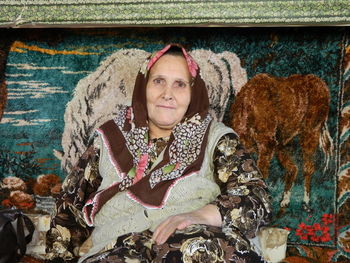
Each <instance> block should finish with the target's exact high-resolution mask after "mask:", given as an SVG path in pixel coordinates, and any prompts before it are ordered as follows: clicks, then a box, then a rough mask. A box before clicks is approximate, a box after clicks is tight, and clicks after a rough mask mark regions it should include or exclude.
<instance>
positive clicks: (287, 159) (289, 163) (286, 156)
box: [277, 146, 298, 208]
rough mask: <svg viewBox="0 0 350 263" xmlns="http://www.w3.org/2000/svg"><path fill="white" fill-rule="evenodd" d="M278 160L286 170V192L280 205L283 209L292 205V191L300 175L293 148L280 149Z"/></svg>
mask: <svg viewBox="0 0 350 263" xmlns="http://www.w3.org/2000/svg"><path fill="white" fill-rule="evenodd" d="M277 158H278V160H279V161H280V163H281V165H282V166H283V167H284V169H285V170H286V173H285V175H284V182H285V185H284V192H283V197H282V200H281V203H280V207H281V208H286V207H288V205H289V203H290V196H291V189H292V187H293V185H294V182H295V179H296V178H297V175H298V167H297V165H296V164H295V162H294V160H293V157H292V151H291V147H287V146H285V147H281V148H280V149H278V152H277Z"/></svg>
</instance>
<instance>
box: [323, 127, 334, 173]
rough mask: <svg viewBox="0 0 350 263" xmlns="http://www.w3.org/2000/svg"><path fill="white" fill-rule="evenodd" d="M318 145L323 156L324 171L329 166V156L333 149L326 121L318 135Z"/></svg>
mask: <svg viewBox="0 0 350 263" xmlns="http://www.w3.org/2000/svg"><path fill="white" fill-rule="evenodd" d="M320 147H321V149H322V151H323V153H324V156H325V163H326V165H325V167H324V170H323V171H324V172H325V171H326V170H327V169H328V168H329V164H330V161H331V157H332V155H333V151H334V145H333V140H332V137H331V135H330V133H329V130H328V126H327V121H325V122H324V123H323V126H322V131H321V136H320Z"/></svg>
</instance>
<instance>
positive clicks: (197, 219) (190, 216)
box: [152, 204, 222, 245]
mask: <svg viewBox="0 0 350 263" xmlns="http://www.w3.org/2000/svg"><path fill="white" fill-rule="evenodd" d="M221 223H222V220H221V215H220V212H219V209H218V208H217V207H216V206H215V205H211V204H209V205H206V206H204V207H202V208H200V209H198V210H195V211H192V212H189V213H183V214H178V215H174V216H170V217H168V218H167V219H166V220H164V221H163V222H162V223H160V224H159V226H158V227H157V228H156V230H155V231H154V233H153V236H152V239H153V240H154V241H155V242H156V243H157V244H158V245H161V244H163V243H164V242H166V241H167V240H168V238H169V237H170V235H171V234H172V233H174V232H175V230H177V229H179V230H181V229H184V228H186V227H188V226H189V225H195V224H204V225H212V226H221Z"/></svg>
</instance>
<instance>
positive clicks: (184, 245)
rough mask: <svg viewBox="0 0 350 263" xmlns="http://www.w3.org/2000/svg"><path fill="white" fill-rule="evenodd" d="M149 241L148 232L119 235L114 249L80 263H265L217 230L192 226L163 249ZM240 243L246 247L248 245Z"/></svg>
mask: <svg viewBox="0 0 350 263" xmlns="http://www.w3.org/2000/svg"><path fill="white" fill-rule="evenodd" d="M151 237H152V232H151V231H148V230H146V231H143V232H141V233H130V234H127V235H123V236H121V237H119V238H118V240H117V243H116V245H115V247H114V248H112V249H110V250H107V251H105V252H103V253H100V254H98V255H95V256H92V257H90V258H87V259H86V260H84V261H83V263H108V262H128V260H130V261H129V262H131V260H132V259H134V260H138V261H136V262H140V263H151V262H152V263H181V262H188V263H189V262H191V263H215V262H218V263H219V262H227V263H229V262H242V263H243V262H244V263H263V262H265V261H264V260H263V259H262V258H261V257H260V256H259V255H257V254H256V253H255V252H254V251H252V250H249V251H246V249H247V248H244V247H240V246H239V245H238V242H237V240H235V239H230V238H227V236H226V235H225V234H224V233H223V232H222V230H221V228H219V227H213V226H206V225H193V226H190V227H187V228H186V229H184V230H181V231H177V233H175V234H173V235H171V236H170V237H169V239H168V241H167V242H166V243H165V244H163V245H156V244H154V243H152V240H151ZM244 242H245V245H246V246H247V247H249V242H248V241H247V240H245V241H244ZM149 244H152V245H151V246H150V245H149ZM241 244H242V243H241ZM243 250H244V252H243Z"/></svg>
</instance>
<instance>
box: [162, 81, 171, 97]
mask: <svg viewBox="0 0 350 263" xmlns="http://www.w3.org/2000/svg"><path fill="white" fill-rule="evenodd" d="M162 98H163V99H164V100H166V101H168V100H172V99H173V92H172V86H171V85H169V84H167V85H166V87H165V89H164V92H163V96H162Z"/></svg>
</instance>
